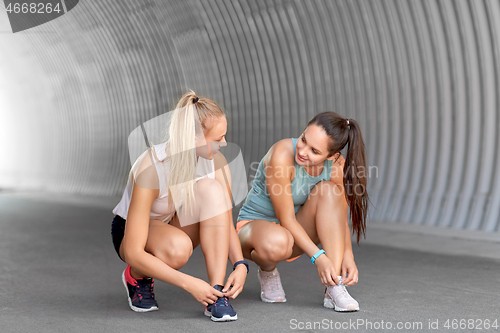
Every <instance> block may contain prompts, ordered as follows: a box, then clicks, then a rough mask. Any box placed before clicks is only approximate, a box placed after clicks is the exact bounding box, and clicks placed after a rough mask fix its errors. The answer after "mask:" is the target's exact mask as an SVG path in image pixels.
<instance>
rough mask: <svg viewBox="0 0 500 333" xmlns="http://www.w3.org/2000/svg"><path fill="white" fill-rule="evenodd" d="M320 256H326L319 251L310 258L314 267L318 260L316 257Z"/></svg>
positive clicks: (323, 252) (323, 251)
mask: <svg viewBox="0 0 500 333" xmlns="http://www.w3.org/2000/svg"><path fill="white" fill-rule="evenodd" d="M322 254H325V255H326V252H325V250H319V251H318V252H316V254H315V255H313V256H312V257H311V262H312V263H313V264H315V265H316V263H315V261H316V259H318V257H319V256H320V255H322Z"/></svg>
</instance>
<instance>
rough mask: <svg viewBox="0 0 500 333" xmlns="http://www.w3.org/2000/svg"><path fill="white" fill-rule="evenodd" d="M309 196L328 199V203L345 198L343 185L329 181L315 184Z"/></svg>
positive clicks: (323, 199)
mask: <svg viewBox="0 0 500 333" xmlns="http://www.w3.org/2000/svg"><path fill="white" fill-rule="evenodd" d="M309 196H310V197H317V198H318V199H320V200H322V201H328V202H330V203H337V202H342V201H343V200H345V196H344V187H343V186H342V185H339V184H335V183H334V182H331V181H322V182H319V183H318V184H316V186H314V188H313V189H312V191H311V193H310V194H309Z"/></svg>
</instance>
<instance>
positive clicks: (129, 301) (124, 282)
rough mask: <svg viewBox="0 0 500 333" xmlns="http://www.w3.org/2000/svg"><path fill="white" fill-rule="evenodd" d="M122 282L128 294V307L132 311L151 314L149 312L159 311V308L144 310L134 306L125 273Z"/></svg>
mask: <svg viewBox="0 0 500 333" xmlns="http://www.w3.org/2000/svg"><path fill="white" fill-rule="evenodd" d="M122 282H123V285H124V286H125V290H126V292H127V299H128V305H129V306H130V309H132V310H133V311H135V312H149V311H156V310H158V307H157V306H153V307H151V308H149V309H143V308H138V307H137V306H133V305H132V300H131V299H130V296H129V295H128V288H127V281H126V280H125V271H124V272H123V273H122Z"/></svg>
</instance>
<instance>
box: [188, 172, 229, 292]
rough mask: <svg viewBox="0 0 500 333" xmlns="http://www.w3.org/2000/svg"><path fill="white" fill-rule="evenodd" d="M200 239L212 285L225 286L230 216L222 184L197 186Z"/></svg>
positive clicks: (209, 181) (210, 181)
mask: <svg viewBox="0 0 500 333" xmlns="http://www.w3.org/2000/svg"><path fill="white" fill-rule="evenodd" d="M195 191H196V205H197V213H196V214H197V216H198V220H199V221H201V222H200V223H197V224H198V225H199V240H200V244H201V249H202V251H203V255H204V256H205V262H206V266H207V273H208V281H209V284H210V285H211V286H214V285H216V284H219V285H224V281H225V276H226V265H227V259H228V253H229V235H230V230H231V229H230V225H229V223H230V221H231V220H230V217H229V207H228V205H227V202H226V200H225V196H224V195H225V194H224V189H223V188H222V185H221V184H220V183H219V182H218V181H217V180H213V179H202V180H200V181H198V182H197V183H196V189H195Z"/></svg>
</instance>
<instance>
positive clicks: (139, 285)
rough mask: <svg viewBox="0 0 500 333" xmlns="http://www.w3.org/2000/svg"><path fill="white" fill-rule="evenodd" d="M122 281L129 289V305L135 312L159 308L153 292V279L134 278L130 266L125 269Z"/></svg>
mask: <svg viewBox="0 0 500 333" xmlns="http://www.w3.org/2000/svg"><path fill="white" fill-rule="evenodd" d="M122 281H123V285H124V286H125V289H127V297H128V305H130V308H131V309H132V310H134V311H135V312H148V311H154V310H158V303H156V300H155V294H154V292H153V279H152V278H144V279H137V280H136V279H134V278H133V277H132V275H130V266H128V265H127V268H125V270H124V271H123V274H122Z"/></svg>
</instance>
